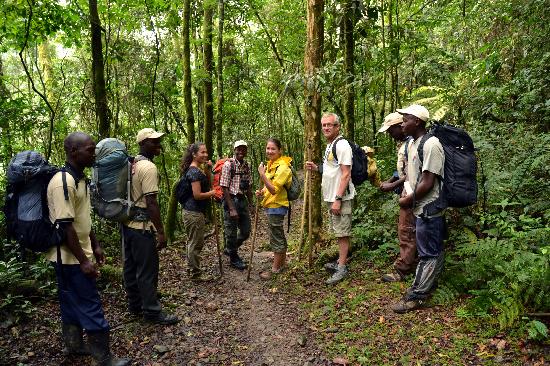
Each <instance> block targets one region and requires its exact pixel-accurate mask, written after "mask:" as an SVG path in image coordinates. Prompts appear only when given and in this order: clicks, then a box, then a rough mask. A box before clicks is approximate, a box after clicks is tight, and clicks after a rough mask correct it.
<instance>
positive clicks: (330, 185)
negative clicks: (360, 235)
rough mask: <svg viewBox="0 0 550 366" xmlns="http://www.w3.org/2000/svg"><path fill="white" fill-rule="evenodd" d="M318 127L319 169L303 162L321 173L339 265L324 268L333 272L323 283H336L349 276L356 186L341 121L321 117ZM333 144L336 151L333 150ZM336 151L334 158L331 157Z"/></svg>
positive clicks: (349, 149)
mask: <svg viewBox="0 0 550 366" xmlns="http://www.w3.org/2000/svg"><path fill="white" fill-rule="evenodd" d="M321 128H322V131H323V135H324V136H325V138H326V140H327V142H328V144H327V147H326V149H325V153H324V155H323V163H322V170H321V169H320V166H318V165H317V164H315V163H314V162H312V161H307V162H306V168H307V169H308V170H317V171H320V172H321V173H322V180H321V188H322V194H323V200H324V201H325V202H326V204H327V206H328V209H329V217H330V228H331V230H332V232H333V233H334V235H335V236H336V238H337V239H338V262H337V263H329V264H327V265H326V266H325V268H326V269H327V270H328V271H330V272H333V274H332V276H331V277H330V278H329V279H328V280H327V281H326V283H327V284H329V285H331V284H335V283H338V282H340V281H342V280H343V279H344V278H345V277H346V276H347V275H348V269H347V266H346V263H347V259H348V253H349V248H350V238H351V220H352V216H351V213H352V208H353V198H354V197H355V187H354V185H353V183H352V181H351V165H352V157H353V154H352V149H351V146H350V144H349V143H348V141H347V140H346V139H344V138H342V136H341V134H340V118H339V117H338V115H336V114H335V113H325V114H324V115H323V117H321ZM333 145H334V147H335V149H333ZM333 151H336V156H334V155H333Z"/></svg>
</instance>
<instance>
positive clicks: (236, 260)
mask: <svg viewBox="0 0 550 366" xmlns="http://www.w3.org/2000/svg"><path fill="white" fill-rule="evenodd" d="M230 264H231V267H233V268H236V269H238V270H240V271H242V270H245V269H246V268H247V267H248V266H247V265H246V263H245V262H244V261H243V260H242V259H241V257H239V255H238V254H237V253H233V254H232V255H231V260H230Z"/></svg>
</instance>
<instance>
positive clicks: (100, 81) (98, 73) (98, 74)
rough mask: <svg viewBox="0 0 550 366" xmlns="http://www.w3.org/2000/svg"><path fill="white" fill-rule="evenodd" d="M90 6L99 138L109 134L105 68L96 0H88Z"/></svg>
mask: <svg viewBox="0 0 550 366" xmlns="http://www.w3.org/2000/svg"><path fill="white" fill-rule="evenodd" d="M88 4H89V7H90V26H91V35H92V75H93V78H92V80H93V86H94V97H95V110H96V117H97V118H98V120H99V128H98V130H99V138H100V139H103V138H105V137H108V136H109V134H110V129H111V125H110V121H109V114H110V112H109V106H108V104H107V89H106V88H105V69H104V67H103V46H102V43H101V22H100V20H99V14H98V12H97V0H88Z"/></svg>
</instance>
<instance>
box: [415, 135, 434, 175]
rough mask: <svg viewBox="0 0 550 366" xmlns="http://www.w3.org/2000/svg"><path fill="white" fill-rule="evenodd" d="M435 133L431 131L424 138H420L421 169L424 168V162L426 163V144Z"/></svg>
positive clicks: (419, 155) (419, 156) (418, 151)
mask: <svg viewBox="0 0 550 366" xmlns="http://www.w3.org/2000/svg"><path fill="white" fill-rule="evenodd" d="M432 136H433V134H432V133H431V132H428V133H426V134H425V135H424V136H422V138H421V139H420V143H419V144H418V149H417V153H418V159H420V169H422V164H423V163H424V144H425V143H426V141H428V139H429V138H430V137H432Z"/></svg>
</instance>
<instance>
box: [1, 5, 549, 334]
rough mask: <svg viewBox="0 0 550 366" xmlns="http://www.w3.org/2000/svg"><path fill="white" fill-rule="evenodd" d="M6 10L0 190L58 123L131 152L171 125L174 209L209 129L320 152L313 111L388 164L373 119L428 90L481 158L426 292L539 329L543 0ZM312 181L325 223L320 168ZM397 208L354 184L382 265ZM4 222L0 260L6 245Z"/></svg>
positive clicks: (210, 140) (357, 215) (255, 157)
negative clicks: (142, 132)
mask: <svg viewBox="0 0 550 366" xmlns="http://www.w3.org/2000/svg"><path fill="white" fill-rule="evenodd" d="M0 14H1V15H0V131H1V134H0V173H1V175H0V192H2V193H1V194H0V195H3V192H4V189H5V186H6V179H5V170H6V167H7V165H8V163H9V161H10V159H11V157H12V156H13V155H14V154H15V153H17V152H18V151H21V150H25V149H35V150H38V151H40V152H42V153H43V154H44V155H45V156H47V157H48V159H49V160H50V161H51V162H53V163H56V164H62V163H63V160H64V153H63V148H62V142H63V138H64V137H65V136H66V135H67V134H68V133H70V132H72V131H77V130H80V131H84V132H87V133H89V134H90V135H92V136H93V137H94V138H95V139H96V140H97V141H99V140H100V139H102V138H105V137H117V138H119V139H121V140H123V141H124V142H126V143H127V145H128V147H129V150H130V152H131V153H133V154H135V153H137V145H136V144H135V135H136V133H137V131H138V130H139V129H141V128H144V127H152V128H154V129H156V130H158V131H162V132H165V133H167V137H166V138H165V139H164V142H163V153H162V155H161V156H160V157H159V158H157V165H158V166H159V172H160V174H161V176H162V179H161V194H160V196H159V198H160V203H161V206H162V209H163V214H164V217H173V215H174V212H175V201H174V200H170V196H171V192H172V191H173V189H172V187H173V185H174V183H175V182H176V181H177V179H178V177H179V168H178V167H179V161H180V158H181V156H182V152H183V151H184V149H185V147H186V146H187V145H188V144H189V143H190V142H194V141H204V142H205V143H206V145H207V147H208V149H209V151H210V152H211V155H212V160H213V161H215V160H216V159H217V158H218V157H222V156H228V155H230V154H231V153H232V143H233V142H234V141H235V140H239V139H243V140H246V141H248V142H249V153H248V159H249V161H250V162H251V163H252V166H254V167H256V166H257V165H258V164H259V162H260V161H262V160H265V151H264V149H265V141H266V139H267V138H269V137H276V138H279V139H280V140H281V141H282V143H283V146H284V149H285V153H286V154H288V155H290V156H292V157H293V159H294V164H295V166H296V167H298V169H301V167H302V164H303V162H304V159H306V158H311V159H315V160H319V159H320V158H321V150H322V148H323V146H324V140H323V138H322V134H321V130H320V123H319V121H320V116H321V113H322V112H325V111H330V112H335V113H337V114H338V115H340V116H341V118H342V121H343V130H344V134H345V135H346V136H348V137H349V138H350V139H353V140H354V141H356V142H357V143H358V144H359V145H361V146H363V145H369V146H372V147H374V148H375V151H376V152H375V158H376V160H377V163H378V169H379V171H380V174H381V176H382V178H383V179H386V178H387V177H389V176H391V174H392V171H393V170H394V166H395V159H396V154H395V144H394V142H393V141H392V140H391V139H390V138H389V136H386V135H384V134H377V130H378V128H379V127H380V125H381V124H382V122H383V119H384V116H386V115H387V114H388V113H391V112H393V111H395V109H396V108H401V107H406V106H407V105H409V104H413V103H417V104H422V105H424V106H426V107H427V108H428V109H429V111H430V114H431V119H432V120H444V121H447V122H449V123H451V124H454V125H456V126H459V127H461V128H463V129H465V130H466V131H468V133H469V134H470V135H471V136H472V138H473V140H474V143H475V145H476V147H477V148H478V158H479V176H478V182H479V184H480V192H479V203H478V205H476V206H473V207H470V208H467V209H461V210H452V211H451V212H450V213H449V215H448V216H449V217H448V219H449V224H450V227H451V229H452V231H451V238H450V240H449V243H450V245H449V248H450V253H449V255H448V257H447V269H446V272H445V273H446V274H445V276H444V279H443V283H442V286H441V287H440V289H439V290H438V295H437V296H436V298H437V299H438V301H440V302H442V303H445V302H446V303H452V302H453V301H455V300H456V299H457V298H459V297H460V296H461V295H463V294H466V295H468V297H469V298H472V301H471V302H470V303H469V305H467V306H466V307H465V308H463V310H462V311H463V312H464V314H467V315H468V316H481V315H483V314H485V315H487V314H493V315H494V316H495V319H497V322H498V327H500V328H502V329H507V328H509V327H514V326H518V325H521V326H524V327H527V328H525V329H527V330H528V332H529V335H530V336H532V338H533V339H544V338H545V337H547V336H548V330H547V326H546V325H545V324H544V322H543V321H540V319H539V318H537V317H529V316H527V315H526V314H534V313H537V314H538V313H546V315H548V314H547V313H548V311H549V309H550V288H549V286H550V285H549V283H550V269H549V261H550V228H549V222H550V42H549V41H548V35H549V34H550V2H549V1H548V0H401V1H400V0H370V1H369V0H302V1H300V0H276V1H267V0H217V1H213V0H202V1H191V0H181V1H174V0H140V1H136V0H125V1H121V0H89V1H82V0H58V1H55V0H43V1H37V0H25V1H23V0H0ZM253 171H255V169H253ZM257 181H258V180H257V175H256V178H255V182H257ZM314 187H315V190H314V208H315V210H314V212H315V215H314V224H313V228H312V230H313V231H314V236H315V238H319V237H320V236H322V230H321V228H322V225H321V224H322V213H321V203H320V195H319V177H318V176H317V177H316V178H315V185H314ZM396 207H397V206H396V202H395V200H394V198H393V197H390V195H387V194H382V193H381V192H379V191H378V190H377V189H376V188H375V187H372V186H369V185H368V183H365V184H364V185H363V186H361V187H360V192H359V199H358V202H357V207H356V209H355V212H354V220H355V221H354V223H355V225H354V234H355V235H354V238H355V239H354V247H356V248H359V250H360V251H362V252H363V253H365V256H367V257H369V256H371V257H372V256H379V255H381V254H380V253H383V255H384V256H383V258H385V259H383V260H382V263H385V264H386V265H388V264H389V263H390V261H391V258H392V256H393V255H394V253H395V250H396V240H397V239H396V236H395V217H396ZM169 212H171V213H170V214H169ZM4 226H5V225H4V223H3V221H0V233H1V234H2V248H3V249H2V250H0V260H2V263H4V265H3V266H1V267H0V275H1V274H2V271H4V272H5V273H7V272H8V269H9V268H10V265H9V264H6V263H11V262H9V261H10V258H12V257H13V256H14V255H15V254H14V249H13V247H12V246H10V245H8V243H6V240H5V238H4ZM178 228H179V226H178V225H176V228H175V232H176V234H175V235H176V236H177V235H179V234H178V233H179V230H178ZM295 229H296V230H298V229H297V228H295ZM101 230H103V231H104V232H103V233H102V235H104V236H105V237H107V238H108V237H112V236H113V235H115V236H116V229H115V228H114V226H105V225H104V226H103V229H101ZM306 231H307V230H306ZM320 242H322V241H320ZM113 245H114V246H116V244H113ZM320 246H321V247H322V244H320ZM319 250H322V248H320V249H319ZM2 268H3V269H2ZM14 271H15V270H14ZM16 272H17V271H16ZM1 278H2V277H1V276H0V279H1ZM3 296H5V294H3ZM14 301H15V300H14ZM4 303H5V301H4V302H3V304H4ZM13 303H17V301H15V302H13V301H12V304H13ZM2 306H3V305H2ZM2 306H0V310H1V309H2ZM6 306H7V305H6ZM522 329H523V328H522Z"/></svg>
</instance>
